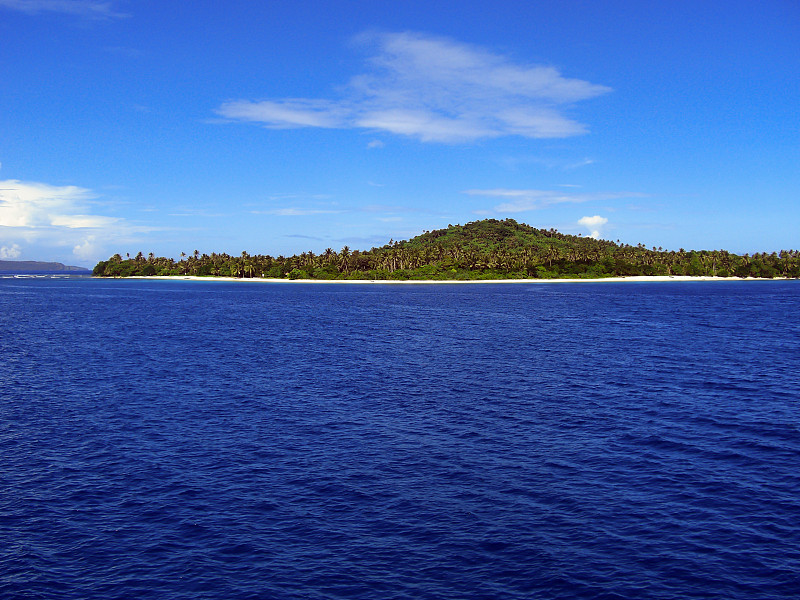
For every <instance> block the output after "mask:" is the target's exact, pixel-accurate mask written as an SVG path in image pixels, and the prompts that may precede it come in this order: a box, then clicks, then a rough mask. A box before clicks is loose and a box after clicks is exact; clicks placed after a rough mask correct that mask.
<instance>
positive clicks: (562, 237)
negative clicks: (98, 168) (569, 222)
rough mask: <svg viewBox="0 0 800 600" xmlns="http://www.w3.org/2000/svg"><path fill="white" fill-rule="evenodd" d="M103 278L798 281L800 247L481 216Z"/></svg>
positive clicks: (112, 272)
mask: <svg viewBox="0 0 800 600" xmlns="http://www.w3.org/2000/svg"><path fill="white" fill-rule="evenodd" d="M92 273H93V275H94V276H97V277H147V276H195V277H234V278H241V279H253V278H260V279H265V278H269V279H289V280H298V279H304V280H373V281H382V280H389V281H413V280H432V281H440V280H451V281H474V280H507V279H603V278H609V277H634V276H690V277H724V278H726V277H739V278H775V277H783V278H798V277H800V251H797V250H782V251H780V252H772V253H766V252H763V253H755V254H752V255H750V254H743V255H737V254H733V253H731V252H727V251H725V250H700V251H695V250H689V251H687V250H684V249H683V248H681V249H679V250H677V251H674V250H664V249H663V248H655V247H654V248H652V249H650V248H646V247H645V246H644V245H643V244H639V245H637V246H631V245H629V244H621V243H619V240H617V242H612V241H608V240H602V239H594V238H591V237H583V236H580V235H578V236H575V235H567V234H562V233H559V232H558V231H556V230H555V229H547V230H544V229H536V228H534V227H531V226H530V225H526V224H524V223H517V222H516V221H515V220H513V219H505V220H497V219H484V220H480V221H474V222H472V223H467V224H466V225H449V226H448V227H447V228H444V229H438V230H435V231H425V232H423V233H422V234H420V235H418V236H416V237H414V238H412V239H410V240H406V241H394V240H390V241H389V242H388V243H387V244H386V245H384V246H381V247H380V248H372V249H370V250H365V251H359V250H351V249H350V248H348V247H347V246H345V247H344V248H342V249H341V250H340V251H338V252H337V251H335V250H333V249H332V248H328V249H327V250H325V251H324V252H323V253H320V254H315V253H314V252H303V253H302V254H299V255H293V256H289V257H286V256H277V257H273V256H269V255H258V254H257V255H250V254H248V253H247V252H242V254H241V255H240V256H231V255H228V254H224V253H223V254H217V253H211V254H200V252H198V251H197V250H195V251H194V252H193V253H192V254H189V255H186V254H183V253H182V254H181V258H180V259H179V260H177V261H176V260H175V259H173V258H164V257H156V256H155V255H154V254H153V253H150V254H149V255H148V256H144V254H143V253H142V252H139V253H138V254H137V255H136V256H135V257H133V258H131V257H130V256H128V257H126V258H124V259H123V258H122V256H120V255H119V254H115V255H114V256H112V257H111V258H110V259H108V260H105V261H100V262H99V263H97V265H96V266H95V267H94V270H93V272H92Z"/></svg>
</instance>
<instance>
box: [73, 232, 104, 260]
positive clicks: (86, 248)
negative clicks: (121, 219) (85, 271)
mask: <svg viewBox="0 0 800 600" xmlns="http://www.w3.org/2000/svg"><path fill="white" fill-rule="evenodd" d="M72 253H73V254H74V255H75V256H77V257H78V258H80V259H82V260H91V259H92V258H93V257H95V256H97V255H98V254H99V248H98V246H97V244H96V243H95V236H93V235H90V236H87V237H86V239H84V240H83V243H80V244H76V245H75V246H74V247H73V248H72Z"/></svg>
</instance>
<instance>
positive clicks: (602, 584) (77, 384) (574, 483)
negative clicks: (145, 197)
mask: <svg viewBox="0 0 800 600" xmlns="http://www.w3.org/2000/svg"><path fill="white" fill-rule="evenodd" d="M798 317H800V282H797V281H784V282H778V281H768V282H730V283H729V282H709V283H699V282H692V283H673V282H670V283H619V284H617V283H595V284H593V283H575V284H537V285H525V284H514V285H501V284H492V285H457V286H456V285H453V286H449V285H414V286H408V285H402V286H401V285H314V284H258V283H255V284H244V283H221V282H183V281H142V280H92V279H87V278H59V279H50V278H44V279H15V278H5V279H0V597H2V598H24V599H34V598H36V599H40V598H41V599H59V600H63V599H76V600H78V599H80V600H84V599H94V598H103V599H113V598H126V599H128V598H147V599H170V600H172V599H225V600H243V599H273V598H274V599H286V600H294V599H298V600H299V599H310V600H316V599H355V600H361V599H363V600H381V599H398V600H399V599H408V600H412V599H413V600H427V599H431V600H432V599H448V600H450V599H464V600H473V599H487V600H488V599H523V598H524V599H574V598H578V599H582V598H585V599H637V600H638V599H676V600H677V599H695V598H703V599H705V598H708V599H726V600H739V599H741V600H745V599H746V600H768V599H790V598H792V599H794V598H798V597H800V391H798V384H800V373H799V372H798V367H799V366H800V318H798Z"/></svg>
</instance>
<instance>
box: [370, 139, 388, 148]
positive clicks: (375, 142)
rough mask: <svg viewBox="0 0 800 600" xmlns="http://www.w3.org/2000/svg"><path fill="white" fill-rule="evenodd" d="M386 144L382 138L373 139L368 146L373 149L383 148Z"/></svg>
mask: <svg viewBox="0 0 800 600" xmlns="http://www.w3.org/2000/svg"><path fill="white" fill-rule="evenodd" d="M384 146H386V144H384V143H383V142H382V141H380V140H372V141H371V142H370V143H369V144H367V148H370V149H372V148H383V147H384Z"/></svg>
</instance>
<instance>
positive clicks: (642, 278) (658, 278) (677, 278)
mask: <svg viewBox="0 0 800 600" xmlns="http://www.w3.org/2000/svg"><path fill="white" fill-rule="evenodd" d="M96 279H106V278H103V277H97V278H96ZM108 279H155V280H159V281H220V282H248V283H321V284H326V283H344V284H384V285H387V284H388V285H393V284H399V285H409V284H423V285H426V284H427V285H430V284H450V285H453V284H455V285H458V284H509V283H510V284H520V283H527V284H531V283H532V284H542V283H622V282H626V283H654V282H687V281H788V279H787V278H785V277H775V278H772V279H767V278H764V277H710V276H700V277H693V276H691V275H634V276H631V277H603V278H599V279H276V278H261V277H253V278H240V277H213V276H204V277H201V276H197V275H150V276H143V275H135V276H132V277H109V278H108Z"/></svg>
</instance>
